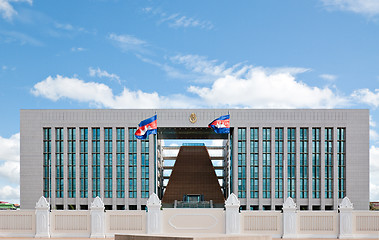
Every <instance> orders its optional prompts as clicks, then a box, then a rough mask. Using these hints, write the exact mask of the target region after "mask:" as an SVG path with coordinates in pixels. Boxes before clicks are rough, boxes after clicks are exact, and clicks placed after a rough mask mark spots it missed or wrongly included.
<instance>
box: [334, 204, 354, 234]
mask: <svg viewBox="0 0 379 240" xmlns="http://www.w3.org/2000/svg"><path fill="white" fill-rule="evenodd" d="M338 209H339V211H340V235H339V236H338V238H353V209H354V207H353V204H352V203H351V202H350V199H349V198H348V197H345V198H344V199H343V200H342V202H341V204H340V205H339V206H338Z"/></svg>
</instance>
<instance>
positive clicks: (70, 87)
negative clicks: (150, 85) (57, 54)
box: [31, 75, 194, 108]
mask: <svg viewBox="0 0 379 240" xmlns="http://www.w3.org/2000/svg"><path fill="white" fill-rule="evenodd" d="M31 92H32V94H34V95H35V96H42V97H45V98H48V99H50V100H53V101H57V100H59V99H65V98H66V99H71V100H75V101H79V102H87V103H89V104H93V105H95V106H97V107H107V108H179V107H180V108H185V107H187V108H191V107H194V105H193V104H191V103H190V101H188V99H186V98H185V97H184V96H181V95H175V96H172V97H162V96H159V95H158V93H156V92H153V93H145V92H142V91H141V90H137V91H131V90H129V89H127V88H125V87H124V89H123V91H122V92H121V93H120V94H119V95H114V94H113V92H112V89H111V88H110V87H109V86H107V85H105V84H103V83H96V82H85V81H83V80H80V79H77V78H69V77H63V76H60V75H57V76H56V77H55V78H54V77H51V76H49V77H47V78H46V79H45V80H43V81H41V82H38V83H37V84H35V85H34V87H33V88H32V90H31ZM171 98H172V99H171Z"/></svg>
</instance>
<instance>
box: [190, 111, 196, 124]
mask: <svg viewBox="0 0 379 240" xmlns="http://www.w3.org/2000/svg"><path fill="white" fill-rule="evenodd" d="M189 120H190V122H191V123H195V122H196V121H197V117H196V114H195V113H191V115H190V117H189Z"/></svg>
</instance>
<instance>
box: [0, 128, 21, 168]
mask: <svg viewBox="0 0 379 240" xmlns="http://www.w3.org/2000/svg"><path fill="white" fill-rule="evenodd" d="M0 161H10V162H19V161H20V133H16V134H14V135H12V136H11V137H10V138H3V137H1V136H0Z"/></svg>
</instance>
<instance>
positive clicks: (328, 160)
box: [325, 128, 333, 198]
mask: <svg viewBox="0 0 379 240" xmlns="http://www.w3.org/2000/svg"><path fill="white" fill-rule="evenodd" d="M332 197H333V128H325V198H332Z"/></svg>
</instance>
